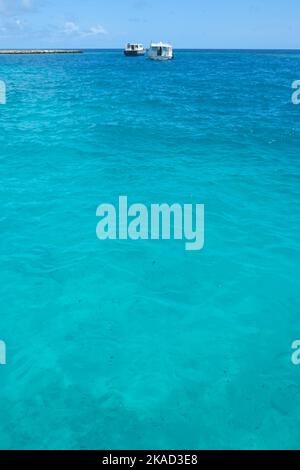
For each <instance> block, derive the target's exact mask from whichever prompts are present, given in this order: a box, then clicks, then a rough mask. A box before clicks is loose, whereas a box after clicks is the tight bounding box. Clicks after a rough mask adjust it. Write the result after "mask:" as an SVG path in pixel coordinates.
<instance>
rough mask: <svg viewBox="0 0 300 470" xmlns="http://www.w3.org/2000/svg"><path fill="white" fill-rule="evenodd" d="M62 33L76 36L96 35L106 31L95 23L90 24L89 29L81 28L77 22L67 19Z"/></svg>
mask: <svg viewBox="0 0 300 470" xmlns="http://www.w3.org/2000/svg"><path fill="white" fill-rule="evenodd" d="M63 33H65V34H68V35H76V36H81V37H85V36H98V35H100V34H107V31H106V29H105V28H103V26H101V25H100V24H97V25H95V26H91V27H90V28H89V29H81V28H80V27H79V26H78V24H76V23H74V22H73V21H67V22H66V23H65V24H64V29H63Z"/></svg>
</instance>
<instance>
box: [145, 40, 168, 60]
mask: <svg viewBox="0 0 300 470" xmlns="http://www.w3.org/2000/svg"><path fill="white" fill-rule="evenodd" d="M148 56H149V59H151V60H171V59H173V58H174V53H173V47H172V46H171V44H168V43H164V42H159V43H152V44H151V45H150V49H149V51H148Z"/></svg>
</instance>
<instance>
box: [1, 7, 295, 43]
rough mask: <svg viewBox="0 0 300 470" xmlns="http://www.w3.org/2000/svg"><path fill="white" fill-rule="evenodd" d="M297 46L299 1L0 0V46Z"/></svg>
mask: <svg viewBox="0 0 300 470" xmlns="http://www.w3.org/2000/svg"><path fill="white" fill-rule="evenodd" d="M151 40H168V41H171V42H172V43H173V44H174V46H175V47H195V48H291V49H292V48H294V49H300V1H299V0H287V1H284V0H163V1H162V0H152V1H150V0H107V1H104V0H0V48H2V49H3V48H26V47H82V48H84V47H96V48H102V47H123V46H124V43H126V42H127V41H139V42H144V43H145V44H146V45H148V44H149V42H150V41H151Z"/></svg>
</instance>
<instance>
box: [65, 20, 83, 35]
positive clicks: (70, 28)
mask: <svg viewBox="0 0 300 470" xmlns="http://www.w3.org/2000/svg"><path fill="white" fill-rule="evenodd" d="M63 31H64V33H65V34H74V33H79V32H80V30H79V26H78V25H77V24H76V23H73V21H67V22H66V23H65V26H64V30H63Z"/></svg>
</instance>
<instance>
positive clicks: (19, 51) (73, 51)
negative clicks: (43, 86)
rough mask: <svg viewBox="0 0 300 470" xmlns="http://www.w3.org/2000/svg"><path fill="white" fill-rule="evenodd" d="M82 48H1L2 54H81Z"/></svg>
mask: <svg viewBox="0 0 300 470" xmlns="http://www.w3.org/2000/svg"><path fill="white" fill-rule="evenodd" d="M82 52H83V51H82V50H80V49H24V50H23V49H2V50H1V49H0V54H81V53H82Z"/></svg>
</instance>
